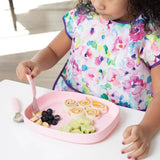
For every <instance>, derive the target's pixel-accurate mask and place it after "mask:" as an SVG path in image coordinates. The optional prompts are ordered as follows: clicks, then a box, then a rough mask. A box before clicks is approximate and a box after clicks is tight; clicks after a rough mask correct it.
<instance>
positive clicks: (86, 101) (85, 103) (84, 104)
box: [78, 98, 92, 108]
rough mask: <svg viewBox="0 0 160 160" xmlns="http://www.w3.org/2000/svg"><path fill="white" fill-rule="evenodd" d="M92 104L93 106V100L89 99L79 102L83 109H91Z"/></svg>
mask: <svg viewBox="0 0 160 160" xmlns="http://www.w3.org/2000/svg"><path fill="white" fill-rule="evenodd" d="M91 104H92V100H91V99H89V98H86V99H84V100H80V101H78V105H79V106H81V107H85V108H86V107H90V106H91Z"/></svg>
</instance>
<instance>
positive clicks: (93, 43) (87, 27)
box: [53, 9, 160, 110]
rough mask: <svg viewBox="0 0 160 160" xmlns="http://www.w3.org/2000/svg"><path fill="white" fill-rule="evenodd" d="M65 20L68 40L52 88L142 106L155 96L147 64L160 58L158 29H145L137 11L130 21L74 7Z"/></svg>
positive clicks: (159, 62)
mask: <svg viewBox="0 0 160 160" xmlns="http://www.w3.org/2000/svg"><path fill="white" fill-rule="evenodd" d="M63 20H64V25H65V30H66V34H67V35H68V36H69V38H71V39H72V46H71V49H70V55H69V58H68V60H67V62H66V64H65V66H64V68H63V69H62V72H61V73H60V75H59V77H58V78H57V80H56V82H55V84H54V87H53V89H55V90H67V91H77V92H81V93H85V94H90V95H94V96H97V97H101V98H104V99H106V100H109V101H111V102H113V103H115V104H118V105H121V106H125V107H129V108H134V109H138V110H146V108H147V106H148V104H149V103H150V101H151V99H152V97H153V92H152V81H151V75H150V69H151V68H152V67H154V66H156V65H158V64H160V35H154V34H150V35H147V34H146V33H145V31H144V27H143V22H142V18H141V16H139V17H138V18H137V19H136V20H135V21H134V22H133V26H131V24H130V23H127V22H126V23H122V22H119V21H106V20H104V19H103V18H102V17H101V16H99V15H98V14H96V13H93V14H83V15H82V14H78V12H77V10H76V9H74V10H71V11H70V12H68V13H67V14H66V15H65V16H64V17H63Z"/></svg>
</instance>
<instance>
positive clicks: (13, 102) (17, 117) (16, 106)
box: [11, 97, 23, 122]
mask: <svg viewBox="0 0 160 160" xmlns="http://www.w3.org/2000/svg"><path fill="white" fill-rule="evenodd" d="M11 105H12V110H13V111H14V112H15V116H14V117H13V120H14V121H15V122H23V115H22V114H21V107H20V104H19V101H18V99H17V98H15V97H13V98H12V99H11Z"/></svg>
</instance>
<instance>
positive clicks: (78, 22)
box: [17, 0, 160, 160]
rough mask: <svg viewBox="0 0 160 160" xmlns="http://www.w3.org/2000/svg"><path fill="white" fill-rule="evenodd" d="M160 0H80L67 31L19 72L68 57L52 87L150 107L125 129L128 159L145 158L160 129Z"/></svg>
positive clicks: (33, 72) (39, 69)
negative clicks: (135, 123) (139, 119)
mask: <svg viewBox="0 0 160 160" xmlns="http://www.w3.org/2000/svg"><path fill="white" fill-rule="evenodd" d="M159 11H160V0H88V1H84V0H79V3H78V4H77V6H76V8H75V9H73V10H71V11H69V12H68V13H66V14H65V15H64V17H63V21H64V29H63V30H62V31H61V32H60V33H59V34H58V36H57V37H56V38H55V39H54V40H53V41H52V42H51V43H50V44H49V45H48V46H47V47H46V48H44V49H43V50H41V51H40V52H39V53H38V54H37V55H35V56H34V57H33V58H32V59H31V60H28V61H24V62H21V63H20V64H19V65H18V67H17V76H18V78H19V79H20V80H22V81H23V80H26V74H29V75H31V76H32V78H35V77H36V76H37V75H38V74H40V72H42V71H44V70H47V69H49V68H51V67H52V66H54V65H55V64H56V63H57V62H58V61H59V60H60V59H61V58H62V57H63V56H64V55H65V54H66V53H67V52H68V51H69V50H70V55H69V57H68V60H67V62H66V64H65V65H64V67H63V69H62V71H61V73H60V74H59V76H58V78H57V80H56V82H55V84H54V86H53V89H54V90H58V91H62V90H65V91H75V92H80V93H85V94H90V95H94V96H97V97H101V98H104V99H106V100H109V101H111V102H113V103H115V104H117V105H121V106H124V107H128V108H134V109H137V110H141V111H146V112H145V116H144V118H143V120H142V121H141V122H140V123H139V124H137V125H133V126H129V127H128V128H127V129H126V130H125V131H124V133H123V138H124V139H123V142H122V143H123V144H124V145H125V144H129V145H127V147H124V148H123V149H122V151H121V152H122V153H127V157H128V159H135V160H139V159H142V158H144V157H146V156H147V154H148V152H149V147H150V144H151V140H152V138H153V136H154V135H155V134H156V133H157V132H158V131H159V129H160V118H159V117H160V83H159V82H160V65H159V64H160V32H159V29H160V12H159Z"/></svg>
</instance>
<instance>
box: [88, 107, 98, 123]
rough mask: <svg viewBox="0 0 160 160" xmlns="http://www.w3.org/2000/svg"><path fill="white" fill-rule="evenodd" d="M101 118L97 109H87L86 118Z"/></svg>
mask: <svg viewBox="0 0 160 160" xmlns="http://www.w3.org/2000/svg"><path fill="white" fill-rule="evenodd" d="M99 116H100V113H99V111H98V110H97V109H94V108H87V109H86V117H87V118H90V119H92V120H95V119H98V118H99Z"/></svg>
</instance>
